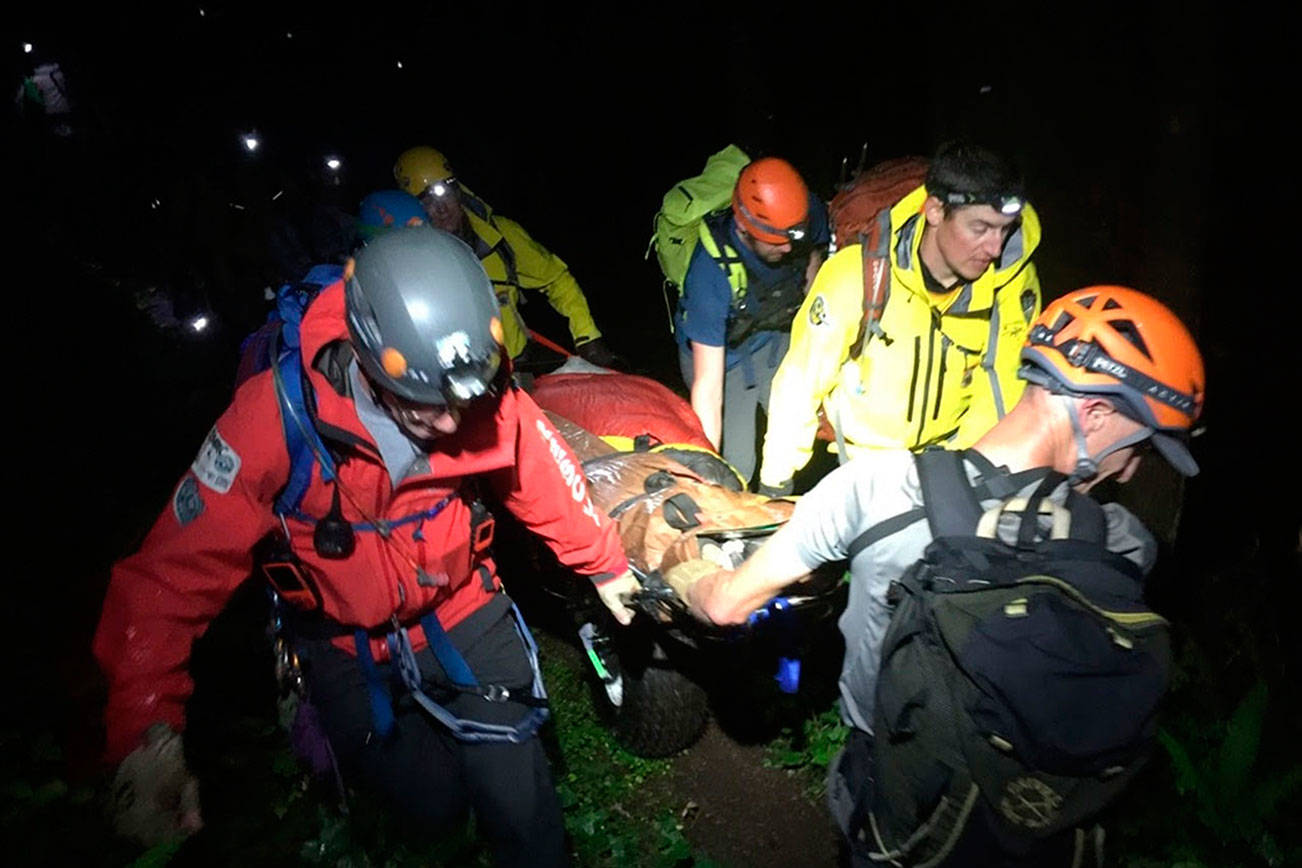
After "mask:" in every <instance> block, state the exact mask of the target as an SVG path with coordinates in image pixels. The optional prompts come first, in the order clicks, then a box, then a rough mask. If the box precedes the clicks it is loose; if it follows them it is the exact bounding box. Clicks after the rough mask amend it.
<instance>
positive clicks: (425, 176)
mask: <svg viewBox="0 0 1302 868" xmlns="http://www.w3.org/2000/svg"><path fill="white" fill-rule="evenodd" d="M451 177H452V167H451V166H449V165H448V158H447V157H445V156H443V154H442V153H441V152H439V151H436V150H434V149H433V148H430V147H427V146H425V145H421V146H419V147H415V148H408V149H407V150H405V151H403V152H402V153H401V154H399V155H398V162H396V163H394V164H393V178H394V180H395V181H397V182H398V186H399V187H401V188H402V189H404V190H406V191H407V192H408V193H410V194H411V195H413V196H417V197H419V196H420V195H421V194H422V193H424V192H425V191H426V190H428V189H429V188H430V187H432V186H433V185H434V184H436V183H438V182H439V181H446V180H447V179H448V178H451Z"/></svg>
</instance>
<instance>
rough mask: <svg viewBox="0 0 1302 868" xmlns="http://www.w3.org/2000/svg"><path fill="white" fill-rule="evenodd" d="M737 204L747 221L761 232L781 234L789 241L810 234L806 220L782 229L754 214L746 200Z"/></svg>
mask: <svg viewBox="0 0 1302 868" xmlns="http://www.w3.org/2000/svg"><path fill="white" fill-rule="evenodd" d="M737 206H738V207H739V208H740V209H741V213H742V216H744V217H745V218H746V221H747V222H748V223H750V224H751V225H752V226H754V227H755V228H756V229H758V230H760V231H761V232H767V233H769V234H770V235H781V236H784V237H785V238H786V239H787V240H788V241H793V242H794V241H803V240H804V239H805V236H806V235H808V234H809V231H808V226H809V224H808V223H806V222H800V223H797V224H796V225H795V226H790V227H788V228H786V229H781V228H779V227H777V226H770V225H769V224H768V223H765V222H764V221H763V220H761V219H759V218H758V217H756V216H755V215H754V214H752V213H751V210H750V209H749V208H747V207H746V205H745V203H744V202H738V203H737Z"/></svg>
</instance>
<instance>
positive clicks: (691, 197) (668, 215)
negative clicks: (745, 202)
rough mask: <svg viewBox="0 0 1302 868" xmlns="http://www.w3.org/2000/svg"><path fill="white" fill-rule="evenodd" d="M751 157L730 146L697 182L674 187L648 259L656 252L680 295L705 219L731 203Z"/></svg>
mask: <svg viewBox="0 0 1302 868" xmlns="http://www.w3.org/2000/svg"><path fill="white" fill-rule="evenodd" d="M749 162H750V157H748V156H746V153H745V152H744V151H743V150H742V149H741V148H739V147H737V146H736V145H728V147H726V148H724V149H723V150H722V151H719V152H718V153H717V154H715V155H713V156H712V157H710V159H708V160H706V161H705V170H704V171H702V172H701V174H699V175H697V176H696V177H694V178H688V179H686V180H684V181H680V182H679V183H677V184H675V185H674V186H673V187H672V188H671V189H670V190H669V192H668V193H665V196H664V199H663V200H662V201H661V203H660V210H659V211H658V212H657V213H656V216H655V221H654V227H655V231H654V233H653V234H652V236H651V243H650V244H649V245H648V246H647V256H648V257H650V255H651V248H653V247H654V248H655V251H656V259H658V260H659V262H660V270H661V272H663V273H664V276H665V281H666V282H667V283H669V284H671V285H673V286H675V287H677V288H678V292H679V294H680V295H681V294H682V291H683V280H684V278H686V276H687V266H688V265H689V264H690V263H691V261H692V253H693V251H695V250H696V244H697V242H698V241H699V240H700V236H701V224H702V223H703V222H704V220H705V218H706V217H709V216H710V215H711V214H714V213H716V212H720V211H723V210H724V209H725V208H727V207H728V206H729V205H730V204H731V202H732V188H733V187H735V186H736V185H737V178H738V177H740V176H741V170H742V169H744V168H745V167H746V164H747V163H749Z"/></svg>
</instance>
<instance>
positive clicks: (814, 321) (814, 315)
mask: <svg viewBox="0 0 1302 868" xmlns="http://www.w3.org/2000/svg"><path fill="white" fill-rule="evenodd" d="M825 322H827V302H826V301H824V300H823V296H821V295H816V296H814V301H813V303H811V304H810V305H809V324H810V325H812V326H821V325H822V324H823V323H825Z"/></svg>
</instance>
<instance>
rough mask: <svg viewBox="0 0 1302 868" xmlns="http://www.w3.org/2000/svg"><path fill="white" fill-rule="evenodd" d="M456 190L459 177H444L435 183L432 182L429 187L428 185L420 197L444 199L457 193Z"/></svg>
mask: <svg viewBox="0 0 1302 868" xmlns="http://www.w3.org/2000/svg"><path fill="white" fill-rule="evenodd" d="M456 191H457V179H456V178H444V179H443V180H442V181H435V182H434V183H433V184H430V185H429V186H428V187H426V188H425V192H424V193H421V195H420V198H422V199H443V198H445V197H447V196H450V195H452V194H454V193H456Z"/></svg>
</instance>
